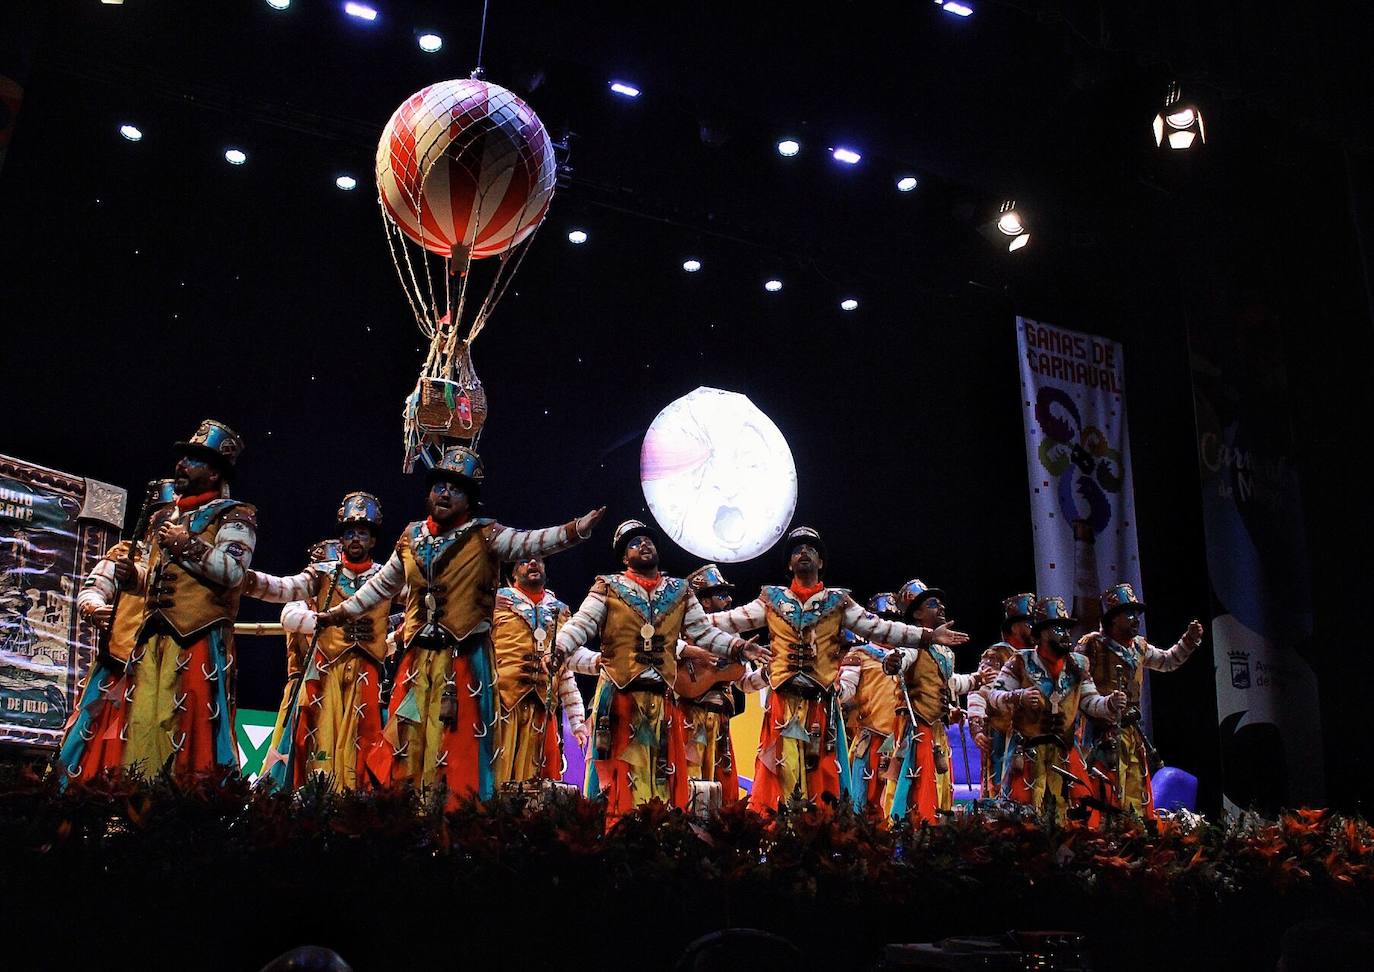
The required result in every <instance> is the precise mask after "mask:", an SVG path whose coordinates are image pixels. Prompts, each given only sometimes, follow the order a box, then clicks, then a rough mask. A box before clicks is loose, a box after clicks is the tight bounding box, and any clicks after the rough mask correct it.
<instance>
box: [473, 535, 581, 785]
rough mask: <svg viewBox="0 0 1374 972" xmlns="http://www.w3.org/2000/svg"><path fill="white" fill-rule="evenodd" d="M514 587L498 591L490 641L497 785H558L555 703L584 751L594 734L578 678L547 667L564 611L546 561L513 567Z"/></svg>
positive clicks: (559, 746) (566, 614) (559, 755)
mask: <svg viewBox="0 0 1374 972" xmlns="http://www.w3.org/2000/svg"><path fill="white" fill-rule="evenodd" d="M511 573H512V577H511V584H510V585H509V586H507V587H502V588H501V589H500V590H498V591H497V592H496V613H495V616H494V617H493V618H492V623H491V643H492V647H493V650H494V651H495V656H496V688H497V691H498V693H499V698H498V702H499V704H500V715H499V716H498V718H497V729H498V730H499V731H498V733H497V737H496V751H495V753H494V756H495V758H496V763H495V767H494V771H495V773H496V783H497V784H498V785H499V784H502V783H511V782H516V783H522V782H525V781H528V780H557V779H561V778H562V776H563V745H562V739H561V734H560V730H561V728H562V720H561V719H560V718H559V709H560V706H561V708H562V710H563V711H565V712H567V714H568V726H569V727H570V728H571V729H572V733H573V736H574V737H575V738H576V740H577V744H578V745H579V746H580V747H582V748H583V749H586V748H587V741H588V740H589V739H590V738H591V731H590V730H589V729H588V728H587V725H586V718H585V713H584V712H583V708H582V693H581V692H580V691H578V688H577V680H576V679H575V678H573V673H572V671H571V670H569V669H568V668H566V667H555V666H554V665H553V663H552V659H553V646H554V639H555V638H556V637H557V635H558V629H560V628H562V627H563V626H564V625H565V624H567V623H568V617H569V612H568V606H567V605H566V604H564V603H563V602H562V601H560V600H559V599H558V598H556V597H554V596H553V592H552V591H550V590H548V589H547V588H546V587H545V586H544V580H545V573H544V558H543V557H540V556H537V555H536V556H531V557H526V558H525V559H524V560H520V561H517V562H516V564H515V566H514V567H513V568H512V571H511Z"/></svg>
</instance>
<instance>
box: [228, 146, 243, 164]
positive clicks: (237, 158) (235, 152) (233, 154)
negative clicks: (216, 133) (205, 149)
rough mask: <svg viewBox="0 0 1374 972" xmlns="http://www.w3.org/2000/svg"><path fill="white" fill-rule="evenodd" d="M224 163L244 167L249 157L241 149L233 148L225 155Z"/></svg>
mask: <svg viewBox="0 0 1374 972" xmlns="http://www.w3.org/2000/svg"><path fill="white" fill-rule="evenodd" d="M224 161H226V162H228V163H229V164H230V165H243V163H245V162H247V161H248V155H247V154H246V153H245V152H243V151H242V150H241V149H236V148H231V149H229V150H228V151H227V152H225V153H224Z"/></svg>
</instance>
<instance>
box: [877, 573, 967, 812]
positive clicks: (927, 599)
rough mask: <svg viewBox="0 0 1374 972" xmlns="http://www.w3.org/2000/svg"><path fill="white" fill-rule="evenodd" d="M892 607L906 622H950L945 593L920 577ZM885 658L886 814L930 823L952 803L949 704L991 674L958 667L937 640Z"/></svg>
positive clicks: (904, 588)
mask: <svg viewBox="0 0 1374 972" xmlns="http://www.w3.org/2000/svg"><path fill="white" fill-rule="evenodd" d="M896 606H897V610H898V611H900V612H901V617H902V618H903V620H905V621H906V622H907V623H909V624H916V625H919V626H921V627H922V628H925V629H927V630H931V629H934V630H939V628H940V627H941V626H947V625H948V624H949V622H948V620H947V619H946V617H945V592H944V591H943V590H941V589H940V588H938V587H931V586H930V585H929V584H927V583H926V582H925V581H923V580H920V579H919V578H913V579H911V580H909V581H907V582H906V583H905V584H903V585H902V586H901V588H900V589H899V590H898V591H897V594H896ZM884 663H885V664H884V668H885V669H886V671H888V672H889V673H890V674H893V675H896V676H897V677H896V679H895V682H896V684H895V687H894V689H895V697H896V706H895V708H896V722H895V726H894V729H893V739H894V756H893V759H892V761H891V762H890V763H889V764H888V782H887V786H886V788H885V789H884V791H883V802H884V804H885V809H886V810H887V814H888V816H890V817H897V818H902V817H910V819H911V820H912V822H913V823H914V822H919V821H926V822H931V821H934V820H935V817H936V813H937V811H940V810H952V809H953V808H954V779H953V776H952V775H951V767H950V759H949V736H948V730H947V727H948V725H949V710H950V706H951V704H953V702H954V700H956V699H958V698H959V697H961V696H963V695H964V694H966V693H968V692H972V691H974V690H975V689H977V688H978V687H979V686H980V685H982V684H983V682H984V681H991V680H992V675H991V673H987V674H983V673H975V674H969V675H965V674H960V673H958V672H956V671H955V670H954V652H952V651H950V650H949V648H947V647H945V646H944V645H940V644H925V645H919V646H917V647H916V648H915V649H913V650H909V651H890V652H889V653H888V656H887V658H886V659H884ZM913 720H914V722H913Z"/></svg>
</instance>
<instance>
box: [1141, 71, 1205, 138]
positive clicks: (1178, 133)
mask: <svg viewBox="0 0 1374 972" xmlns="http://www.w3.org/2000/svg"><path fill="white" fill-rule="evenodd" d="M1152 127H1153V129H1154V133H1155V147H1156V148H1163V147H1164V143H1165V142H1166V141H1167V142H1168V143H1169V148H1170V149H1172V150H1174V151H1182V150H1183V149H1187V148H1192V146H1193V144H1194V143H1195V142H1196V143H1199V144H1204V145H1205V144H1206V143H1207V130H1206V128H1205V127H1204V126H1203V123H1202V112H1201V111H1200V110H1198V107H1197V106H1196V105H1192V104H1187V103H1185V102H1183V101H1182V100H1181V97H1180V93H1179V89H1178V85H1177V84H1172V85H1170V86H1169V93H1168V94H1167V95H1166V96H1165V97H1164V107H1163V108H1161V109H1160V110H1159V112H1158V113H1157V114H1156V115H1155V120H1154V125H1153V126H1152Z"/></svg>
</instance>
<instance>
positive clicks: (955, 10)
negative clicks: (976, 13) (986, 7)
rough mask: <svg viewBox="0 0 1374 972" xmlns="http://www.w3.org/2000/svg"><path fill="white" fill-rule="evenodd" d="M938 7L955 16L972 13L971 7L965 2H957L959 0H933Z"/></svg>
mask: <svg viewBox="0 0 1374 972" xmlns="http://www.w3.org/2000/svg"><path fill="white" fill-rule="evenodd" d="M935 2H936V3H937V4H939V6H940V9H941V10H943V11H944V12H945V13H949V14H954V16H956V17H967V16H970V15H971V14H972V13H973V8H972V7H970V6H969V5H968V4H966V3H959V0H935Z"/></svg>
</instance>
